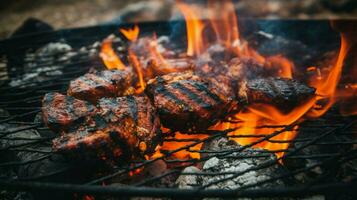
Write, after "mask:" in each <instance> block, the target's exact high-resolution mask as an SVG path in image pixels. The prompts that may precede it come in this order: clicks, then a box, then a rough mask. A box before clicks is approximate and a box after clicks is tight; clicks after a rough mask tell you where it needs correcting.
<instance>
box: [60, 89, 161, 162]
mask: <svg viewBox="0 0 357 200" xmlns="http://www.w3.org/2000/svg"><path fill="white" fill-rule="evenodd" d="M98 107H99V108H98V109H99V111H98V112H97V113H96V115H94V116H92V117H90V118H88V119H87V121H86V122H85V124H84V125H83V126H82V127H80V128H79V129H78V130H77V131H74V132H71V133H68V134H66V135H64V136H62V137H60V138H57V139H55V140H53V149H54V150H55V151H57V152H62V153H65V154H70V155H74V156H80V157H81V159H85V160H89V159H90V160H93V159H94V160H95V159H101V160H109V161H116V160H118V159H120V158H132V157H137V156H143V155H145V154H147V153H150V152H152V151H153V150H154V148H155V146H156V144H157V143H158V141H159V140H160V137H161V132H160V120H159V118H158V116H157V114H156V111H155V108H154V107H153V106H152V105H151V102H150V100H149V99H148V98H147V97H146V96H131V95H129V96H125V97H118V98H103V99H100V100H99V102H98ZM82 154H83V155H82Z"/></svg>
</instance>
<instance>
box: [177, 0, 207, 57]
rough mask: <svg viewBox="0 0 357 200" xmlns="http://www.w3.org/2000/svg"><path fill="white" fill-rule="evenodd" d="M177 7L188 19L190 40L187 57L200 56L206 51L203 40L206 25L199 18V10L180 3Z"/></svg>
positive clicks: (187, 27) (187, 26) (188, 37)
mask: <svg viewBox="0 0 357 200" xmlns="http://www.w3.org/2000/svg"><path fill="white" fill-rule="evenodd" d="M177 6H178V8H179V9H180V10H181V12H182V14H183V15H184V17H185V19H186V29H187V40H188V41H187V44H188V47H187V55H189V56H194V55H200V54H201V53H203V51H204V43H203V40H202V31H203V28H204V24H203V23H202V22H201V20H200V19H199V16H198V15H197V13H199V12H198V11H199V10H198V8H195V7H193V6H188V5H186V4H184V3H182V2H179V3H178V4H177Z"/></svg>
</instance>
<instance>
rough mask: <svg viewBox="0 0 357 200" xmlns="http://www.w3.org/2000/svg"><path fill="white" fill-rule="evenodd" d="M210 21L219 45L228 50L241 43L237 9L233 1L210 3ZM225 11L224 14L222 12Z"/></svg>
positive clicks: (210, 0)
mask: <svg viewBox="0 0 357 200" xmlns="http://www.w3.org/2000/svg"><path fill="white" fill-rule="evenodd" d="M208 8H209V9H208V10H209V19H210V23H211V25H212V27H213V30H214V32H215V35H216V39H217V41H218V42H219V43H224V44H225V46H226V47H227V48H230V47H231V46H232V44H233V43H234V42H236V41H239V29H238V23H237V16H236V14H235V8H234V5H233V4H232V2H231V1H219V2H218V1H213V0H209V1H208ZM222 11H224V12H222Z"/></svg>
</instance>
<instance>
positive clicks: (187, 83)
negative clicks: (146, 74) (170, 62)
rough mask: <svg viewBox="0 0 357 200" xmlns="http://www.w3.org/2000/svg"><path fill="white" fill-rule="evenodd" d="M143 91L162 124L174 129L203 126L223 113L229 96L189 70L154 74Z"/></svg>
mask: <svg viewBox="0 0 357 200" xmlns="http://www.w3.org/2000/svg"><path fill="white" fill-rule="evenodd" d="M146 92H147V93H148V96H150V98H151V99H152V101H153V103H154V106H155V107H156V108H157V110H158V113H159V116H160V119H161V122H162V124H163V125H164V126H165V127H167V128H169V129H171V130H177V131H199V130H205V129H207V128H208V127H209V126H211V125H213V124H214V123H216V122H217V121H218V120H219V119H221V118H222V117H224V116H225V115H226V114H227V113H228V112H229V111H230V110H231V108H232V105H233V99H232V98H230V97H229V96H226V94H223V93H221V92H220V91H218V90H217V89H216V88H214V87H212V86H211V85H210V84H209V83H207V82H205V81H203V80H202V79H200V78H199V77H197V76H195V75H193V74H192V73H191V72H187V73H172V74H168V75H165V76H159V77H156V78H155V80H151V81H149V83H148V87H147V90H146Z"/></svg>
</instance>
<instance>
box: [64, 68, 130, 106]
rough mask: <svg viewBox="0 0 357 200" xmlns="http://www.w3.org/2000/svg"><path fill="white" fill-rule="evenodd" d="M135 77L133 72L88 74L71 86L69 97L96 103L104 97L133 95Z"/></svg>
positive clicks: (120, 71)
mask: <svg viewBox="0 0 357 200" xmlns="http://www.w3.org/2000/svg"><path fill="white" fill-rule="evenodd" d="M134 77H135V75H134V73H132V71H131V70H104V71H101V72H98V73H87V74H85V75H83V76H81V77H79V78H77V79H75V80H73V81H71V83H70V85H69V89H68V91H67V93H68V95H70V96H74V97H76V98H78V99H83V100H87V101H90V102H92V103H96V102H97V100H98V99H100V98H102V97H118V96H123V95H128V94H131V93H133V91H134V89H133V88H132V87H131V86H132V83H133V79H134Z"/></svg>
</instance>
